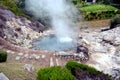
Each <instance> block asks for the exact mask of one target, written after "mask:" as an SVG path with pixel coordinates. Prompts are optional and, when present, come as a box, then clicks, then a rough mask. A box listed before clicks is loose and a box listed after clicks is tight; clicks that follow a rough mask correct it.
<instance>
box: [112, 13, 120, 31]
mask: <svg viewBox="0 0 120 80" xmlns="http://www.w3.org/2000/svg"><path fill="white" fill-rule="evenodd" d="M118 24H120V14H117V15H116V16H115V17H113V18H112V19H111V20H110V29H112V28H114V27H116V26H117V25H118Z"/></svg>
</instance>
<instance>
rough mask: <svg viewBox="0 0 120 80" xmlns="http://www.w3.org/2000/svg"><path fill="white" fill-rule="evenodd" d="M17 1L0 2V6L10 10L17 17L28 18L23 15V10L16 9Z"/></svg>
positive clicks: (4, 0) (1, 0) (2, 0)
mask: <svg viewBox="0 0 120 80" xmlns="http://www.w3.org/2000/svg"><path fill="white" fill-rule="evenodd" d="M18 3H19V0H0V6H3V7H6V8H7V9H9V10H11V11H12V12H14V13H15V14H16V15H18V16H24V17H26V18H30V17H29V16H27V15H25V14H24V8H20V7H18V5H17V4H18Z"/></svg>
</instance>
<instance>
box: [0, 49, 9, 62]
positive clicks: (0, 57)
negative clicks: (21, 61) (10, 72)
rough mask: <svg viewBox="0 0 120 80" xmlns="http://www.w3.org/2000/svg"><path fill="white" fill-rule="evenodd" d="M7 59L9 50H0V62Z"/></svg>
mask: <svg viewBox="0 0 120 80" xmlns="http://www.w3.org/2000/svg"><path fill="white" fill-rule="evenodd" d="M6 60H7V52H6V51H3V50H0V62H6Z"/></svg>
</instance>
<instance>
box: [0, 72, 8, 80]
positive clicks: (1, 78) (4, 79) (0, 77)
mask: <svg viewBox="0 0 120 80" xmlns="http://www.w3.org/2000/svg"><path fill="white" fill-rule="evenodd" d="M0 80H9V79H8V78H7V77H6V76H5V74H3V73H0Z"/></svg>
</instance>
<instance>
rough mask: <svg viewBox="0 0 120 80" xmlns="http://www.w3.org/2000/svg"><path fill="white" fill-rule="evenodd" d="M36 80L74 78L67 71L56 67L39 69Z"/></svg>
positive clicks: (70, 79)
mask: <svg viewBox="0 0 120 80" xmlns="http://www.w3.org/2000/svg"><path fill="white" fill-rule="evenodd" d="M37 80H75V78H74V76H73V75H72V74H71V73H70V71H69V70H68V69H66V68H62V67H60V66H58V67H48V68H44V69H40V70H39V71H38V77H37Z"/></svg>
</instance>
